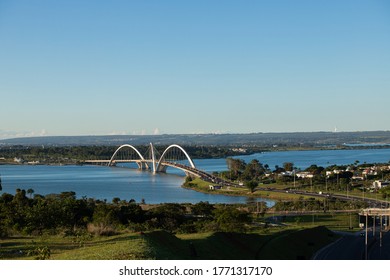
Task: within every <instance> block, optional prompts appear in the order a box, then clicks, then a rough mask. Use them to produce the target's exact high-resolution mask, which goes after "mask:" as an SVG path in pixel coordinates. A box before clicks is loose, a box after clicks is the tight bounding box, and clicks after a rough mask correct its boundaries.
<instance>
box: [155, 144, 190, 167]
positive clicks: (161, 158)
mask: <svg viewBox="0 0 390 280" xmlns="http://www.w3.org/2000/svg"><path fill="white" fill-rule="evenodd" d="M172 148H178V149H180V150H181V151H182V152H183V153H184V155H185V156H186V157H187V159H188V161H189V162H190V164H191V167H192V168H196V167H195V164H194V162H193V161H192V159H191V158H190V156H189V155H188V154H187V152H186V151H185V150H184V149H183V148H182V147H180V146H179V145H176V144H173V145H170V146H169V147H168V148H166V149H165V151H164V152H163V154H162V155H161V157H160V159H159V160H158V163H157V167H156V170H157V171H159V170H160V168H161V167H160V165H161V162H162V160H163V159H164V156H165V154H166V153H167V152H168V151H169V150H170V149H172Z"/></svg>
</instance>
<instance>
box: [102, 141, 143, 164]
mask: <svg viewBox="0 0 390 280" xmlns="http://www.w3.org/2000/svg"><path fill="white" fill-rule="evenodd" d="M125 147H128V148H131V149H133V150H134V151H135V152H136V153H137V154H138V155H139V157H140V159H141V160H143V161H144V160H145V159H144V157H143V156H142V155H141V153H140V152H139V151H138V150H137V149H136V148H135V147H134V146H132V145H130V144H124V145H122V146H120V147H119V148H118V149H116V151H115V153H114V154H113V155H112V157H111V159H110V161H109V163H108V166H111V164H112V162H113V160H114V158H115V156H116V154H117V153H118V152H119V151H120V150H121V149H122V148H125Z"/></svg>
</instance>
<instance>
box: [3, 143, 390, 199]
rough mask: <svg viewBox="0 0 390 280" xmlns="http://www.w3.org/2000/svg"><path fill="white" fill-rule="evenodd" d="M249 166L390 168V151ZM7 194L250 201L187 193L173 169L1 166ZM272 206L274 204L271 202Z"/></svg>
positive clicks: (270, 156) (213, 163)
mask: <svg viewBox="0 0 390 280" xmlns="http://www.w3.org/2000/svg"><path fill="white" fill-rule="evenodd" d="M239 158H242V159H243V160H245V161H246V162H249V161H250V160H252V159H258V160H259V161H260V162H261V163H263V164H268V165H269V166H270V168H271V169H272V168H274V167H275V165H279V166H282V165H283V163H284V162H293V163H294V164H295V166H296V167H298V168H302V169H304V168H306V167H309V166H310V165H311V164H317V165H319V166H324V167H325V166H328V165H332V164H337V165H342V164H352V163H354V162H355V161H356V160H358V161H359V162H360V163H364V162H367V163H375V162H381V163H383V162H389V161H390V149H369V150H324V151H284V152H267V153H259V154H254V155H250V156H240V157H239ZM194 162H195V164H196V166H197V167H198V168H199V169H201V170H205V171H207V172H213V171H221V170H226V169H227V167H226V160H225V159H202V160H195V161H194ZM0 175H1V178H2V185H3V192H8V193H15V189H16V188H23V189H28V188H32V189H34V191H35V193H39V194H42V195H45V194H49V193H60V192H63V191H74V192H76V194H77V196H78V197H83V196H86V197H93V198H96V199H107V200H108V201H111V200H112V198H114V197H119V198H121V199H126V200H129V199H135V200H136V201H137V202H140V201H141V200H142V199H145V201H146V203H164V202H178V203H179V202H189V203H197V202H199V201H209V202H210V203H245V202H248V198H245V197H230V196H223V195H212V194H203V193H198V192H195V191H192V190H186V189H183V188H181V187H180V186H181V185H182V183H183V181H184V173H183V172H182V171H179V170H175V169H173V168H168V174H156V175H153V174H151V173H150V172H147V171H139V170H136V169H129V168H120V167H110V168H109V167H104V166H45V165H37V166H28V165H22V166H20V165H0ZM266 202H267V203H268V204H269V205H272V204H273V202H272V201H269V200H268V201H266Z"/></svg>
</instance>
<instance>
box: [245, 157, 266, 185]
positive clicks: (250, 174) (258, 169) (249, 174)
mask: <svg viewBox="0 0 390 280" xmlns="http://www.w3.org/2000/svg"><path fill="white" fill-rule="evenodd" d="M264 173H265V169H264V166H263V165H262V164H261V163H260V162H259V161H258V160H257V159H253V160H252V161H251V162H250V163H248V164H247V165H246V167H245V170H244V173H243V177H244V179H245V180H257V179H260V178H261V176H262V175H264Z"/></svg>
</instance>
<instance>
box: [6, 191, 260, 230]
mask: <svg viewBox="0 0 390 280" xmlns="http://www.w3.org/2000/svg"><path fill="white" fill-rule="evenodd" d="M32 193H33V192H31V191H30V192H29V193H28V192H27V191H26V190H24V189H17V190H16V193H15V195H12V194H9V193H3V194H2V195H1V196H0V236H2V237H4V236H7V235H14V234H29V235H34V234H37V235H40V234H43V233H49V234H58V233H66V234H69V235H73V234H75V233H77V232H80V231H81V232H87V233H89V234H93V235H110V234H115V233H116V232H117V231H120V230H122V229H130V230H133V231H149V230H156V229H163V230H167V231H170V232H183V233H194V232H203V231H229V232H237V231H238V232H243V231H245V230H246V229H247V228H248V226H249V225H250V224H251V222H252V217H251V214H250V212H249V211H245V210H240V209H238V207H237V206H234V205H212V204H209V203H208V202H199V203H197V204H176V203H166V204H161V205H157V206H154V207H150V206H148V207H149V208H146V207H145V208H143V207H142V205H140V204H137V203H136V202H135V201H134V200H130V201H126V200H120V199H118V198H114V199H113V202H107V201H102V200H96V199H92V198H88V199H87V198H81V199H78V198H76V194H75V193H74V192H62V193H60V194H50V195H46V196H42V195H39V194H35V195H34V196H33V197H31V196H32ZM264 207H265V206H264Z"/></svg>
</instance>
